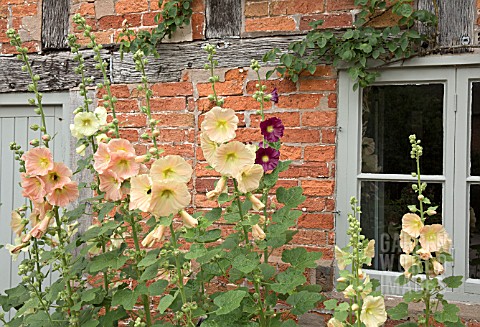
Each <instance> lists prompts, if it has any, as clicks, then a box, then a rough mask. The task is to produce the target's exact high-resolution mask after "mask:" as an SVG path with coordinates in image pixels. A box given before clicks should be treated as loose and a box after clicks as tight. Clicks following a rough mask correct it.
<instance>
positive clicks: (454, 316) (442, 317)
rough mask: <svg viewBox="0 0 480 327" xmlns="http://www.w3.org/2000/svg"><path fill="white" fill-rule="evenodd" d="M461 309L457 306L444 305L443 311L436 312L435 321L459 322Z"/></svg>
mask: <svg viewBox="0 0 480 327" xmlns="http://www.w3.org/2000/svg"><path fill="white" fill-rule="evenodd" d="M459 311H460V309H459V308H458V307H457V306H456V305H455V304H449V303H444V304H443V311H437V312H435V320H436V321H438V322H447V321H448V322H457V321H458V320H459V318H458V312H459Z"/></svg>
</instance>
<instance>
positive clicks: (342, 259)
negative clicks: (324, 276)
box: [335, 245, 349, 270]
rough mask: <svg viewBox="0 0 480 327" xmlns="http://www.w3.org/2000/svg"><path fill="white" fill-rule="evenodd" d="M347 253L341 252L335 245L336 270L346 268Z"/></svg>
mask: <svg viewBox="0 0 480 327" xmlns="http://www.w3.org/2000/svg"><path fill="white" fill-rule="evenodd" d="M348 256H349V254H348V252H345V251H343V250H342V249H340V248H339V247H338V246H336V245H335V259H336V260H337V266H338V269H340V270H343V269H345V267H346V266H347V263H346V260H347V259H348Z"/></svg>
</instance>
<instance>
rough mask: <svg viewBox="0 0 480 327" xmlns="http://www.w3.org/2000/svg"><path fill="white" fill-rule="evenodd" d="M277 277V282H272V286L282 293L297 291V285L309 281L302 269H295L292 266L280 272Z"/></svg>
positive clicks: (274, 289)
mask: <svg viewBox="0 0 480 327" xmlns="http://www.w3.org/2000/svg"><path fill="white" fill-rule="evenodd" d="M276 279H277V283H275V284H272V285H271V288H272V290H273V291H275V292H278V293H281V294H291V293H293V292H294V291H295V288H296V287H297V286H300V285H302V284H304V283H305V282H306V281H307V279H306V278H305V276H304V275H303V273H302V271H298V270H295V269H293V268H292V267H289V268H287V270H285V271H284V272H281V273H279V274H278V275H277V277H276Z"/></svg>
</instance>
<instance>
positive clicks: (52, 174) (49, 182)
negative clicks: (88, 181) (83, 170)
mask: <svg viewBox="0 0 480 327" xmlns="http://www.w3.org/2000/svg"><path fill="white" fill-rule="evenodd" d="M71 176H72V171H71V170H70V168H68V167H67V166H66V165H65V164H64V163H61V162H54V163H53V168H52V169H51V170H49V171H48V173H47V174H46V175H44V176H42V180H43V182H44V183H45V190H46V191H47V193H50V192H51V191H52V190H53V189H54V188H56V187H59V186H61V185H63V184H66V183H68V182H70V177H71Z"/></svg>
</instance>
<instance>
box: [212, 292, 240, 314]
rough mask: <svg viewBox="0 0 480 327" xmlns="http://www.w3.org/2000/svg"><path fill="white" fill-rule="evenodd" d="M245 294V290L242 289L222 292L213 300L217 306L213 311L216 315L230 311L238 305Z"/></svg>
mask: <svg viewBox="0 0 480 327" xmlns="http://www.w3.org/2000/svg"><path fill="white" fill-rule="evenodd" d="M246 295H247V292H245V291H242V290H234V291H228V292H225V293H222V294H221V295H219V296H217V297H216V298H215V299H214V300H213V303H215V305H216V306H218V309H217V310H216V311H215V313H216V314H217V315H225V314H227V313H230V312H232V311H233V310H235V309H237V308H238V307H240V303H241V302H242V300H243V298H244V297H245V296H246Z"/></svg>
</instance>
